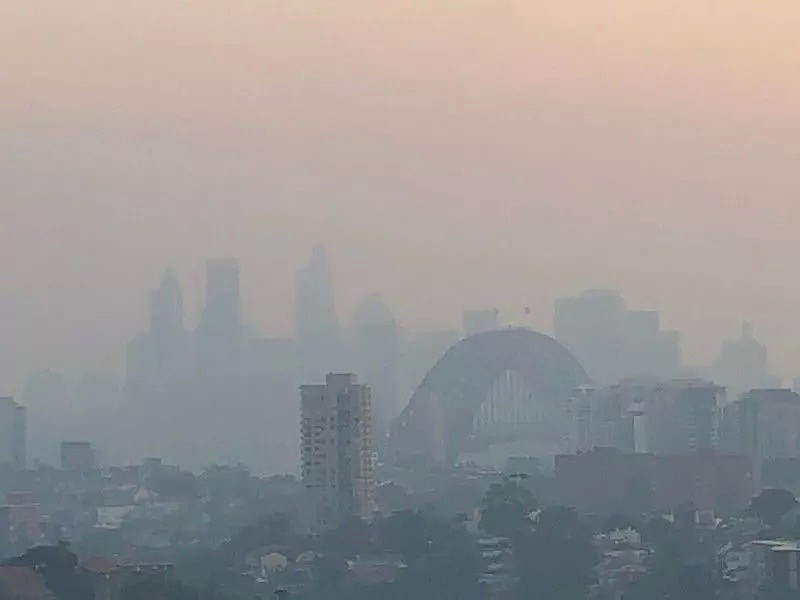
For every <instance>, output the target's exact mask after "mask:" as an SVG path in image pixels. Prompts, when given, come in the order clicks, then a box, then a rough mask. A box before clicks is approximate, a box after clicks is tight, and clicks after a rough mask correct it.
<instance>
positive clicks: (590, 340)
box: [555, 290, 625, 384]
mask: <svg viewBox="0 0 800 600" xmlns="http://www.w3.org/2000/svg"><path fill="white" fill-rule="evenodd" d="M624 323H625V303H624V302H623V300H622V297H621V296H620V295H619V292H617V291H616V290H587V291H585V292H583V293H582V294H581V295H580V296H574V297H571V298H559V299H558V300H557V301H556V311H555V334H556V339H557V340H558V341H559V342H561V343H562V344H564V345H565V346H566V347H567V349H569V350H570V351H571V352H572V353H573V354H574V355H575V358H577V359H578V362H580V363H581V364H582V365H583V366H584V367H585V368H586V370H587V371H588V373H589V376H590V377H592V379H594V380H595V381H596V382H598V383H601V384H602V383H605V384H610V383H614V382H616V381H618V380H619V379H620V377H621V375H622V371H621V368H620V365H619V358H618V357H619V356H620V354H621V353H622V350H623V346H624V334H623V327H624Z"/></svg>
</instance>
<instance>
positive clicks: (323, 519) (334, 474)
mask: <svg viewBox="0 0 800 600" xmlns="http://www.w3.org/2000/svg"><path fill="white" fill-rule="evenodd" d="M300 389H301V399H302V401H301V405H302V408H301V419H302V422H301V437H302V451H301V457H302V472H303V484H304V485H305V486H306V488H307V489H308V490H309V492H310V493H311V495H312V499H313V505H314V512H315V515H314V520H315V522H316V527H317V529H318V530H325V529H328V528H330V527H332V526H335V525H336V524H337V523H339V522H340V521H341V519H343V518H345V517H347V516H357V517H361V518H365V519H366V518H369V517H370V516H371V515H372V512H373V510H374V500H373V493H374V479H373V464H372V460H373V459H372V452H373V450H372V413H371V393H370V388H369V386H367V385H360V384H359V383H358V379H357V378H356V376H355V375H352V374H330V375H328V376H327V377H326V380H325V385H304V386H301V388H300Z"/></svg>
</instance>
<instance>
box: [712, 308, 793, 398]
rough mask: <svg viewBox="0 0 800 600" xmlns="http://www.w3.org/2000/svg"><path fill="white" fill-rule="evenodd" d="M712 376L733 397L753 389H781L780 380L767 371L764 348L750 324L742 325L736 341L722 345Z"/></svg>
mask: <svg viewBox="0 0 800 600" xmlns="http://www.w3.org/2000/svg"><path fill="white" fill-rule="evenodd" d="M712 373H713V377H714V380H715V381H717V382H719V383H720V384H721V385H724V386H725V387H727V388H728V390H729V391H730V395H731V397H733V398H736V397H738V396H739V395H740V394H743V393H745V392H747V391H749V390H753V389H763V388H777V387H780V380H779V379H778V378H777V377H775V376H774V375H771V374H770V372H769V364H768V357H767V347H766V346H765V345H764V344H762V343H761V342H759V341H758V340H757V339H756V338H755V336H754V335H753V326H752V325H751V324H750V323H743V324H742V335H741V336H740V337H739V338H738V339H735V340H728V341H726V342H725V343H723V344H722V349H721V350H720V356H719V359H718V360H717V361H716V363H715V364H714V367H713V370H712Z"/></svg>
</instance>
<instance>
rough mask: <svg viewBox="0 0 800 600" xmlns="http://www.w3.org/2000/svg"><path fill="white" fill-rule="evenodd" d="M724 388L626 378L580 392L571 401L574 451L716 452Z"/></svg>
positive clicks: (697, 381) (576, 392)
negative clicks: (604, 448) (614, 383)
mask: <svg viewBox="0 0 800 600" xmlns="http://www.w3.org/2000/svg"><path fill="white" fill-rule="evenodd" d="M724 403H725V390H724V388H722V387H720V386H718V385H715V384H713V383H711V382H708V381H703V380H683V379H674V380H665V381H661V380H657V379H652V378H638V379H626V380H623V381H622V382H620V383H619V384H617V385H613V386H610V387H606V388H601V389H598V390H593V389H591V388H588V389H587V388H581V389H577V390H576V391H575V392H574V393H573V397H572V399H571V400H570V401H569V402H568V403H567V407H568V410H567V415H568V418H569V423H570V425H569V431H570V432H572V438H571V444H570V445H569V446H568V447H569V448H570V449H571V450H572V451H573V452H574V451H580V450H588V449H591V448H596V447H599V448H603V447H610V448H617V449H620V450H623V451H625V452H643V453H646V452H649V453H653V454H657V455H681V454H693V453H697V452H703V451H708V450H713V449H716V448H717V447H718V446H719V439H720V418H721V416H722V415H721V412H722V407H723V405H724Z"/></svg>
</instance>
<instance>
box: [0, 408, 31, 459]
mask: <svg viewBox="0 0 800 600" xmlns="http://www.w3.org/2000/svg"><path fill="white" fill-rule="evenodd" d="M26 435H27V423H26V417H25V407H24V406H22V405H21V404H19V403H18V402H16V401H15V400H14V399H13V398H10V397H3V398H0V464H6V465H10V466H12V467H13V468H15V469H24V468H25V463H26V461H27V457H26Z"/></svg>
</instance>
